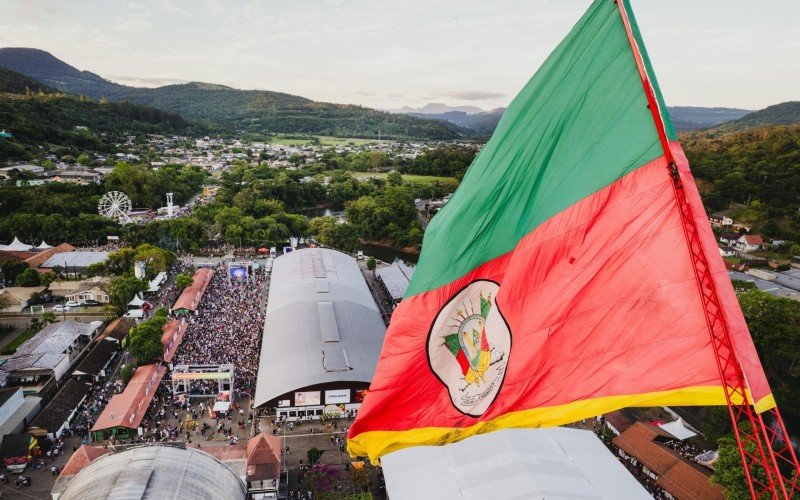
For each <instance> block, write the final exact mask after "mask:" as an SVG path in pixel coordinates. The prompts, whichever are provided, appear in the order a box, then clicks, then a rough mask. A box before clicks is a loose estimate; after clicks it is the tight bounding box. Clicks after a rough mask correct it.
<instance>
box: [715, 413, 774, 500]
mask: <svg viewBox="0 0 800 500" xmlns="http://www.w3.org/2000/svg"><path fill="white" fill-rule="evenodd" d="M739 428H740V429H741V430H742V432H747V431H749V429H750V424H749V423H746V422H745V423H742V424H739ZM717 444H718V445H719V450H718V453H719V459H718V460H717V462H716V463H715V464H714V473H713V474H712V475H711V482H712V483H716V484H719V485H721V486H722V487H723V488H725V496H726V497H727V498H730V499H746V498H750V490H749V488H748V487H747V479H746V477H745V475H744V468H743V467H742V459H741V456H740V454H739V448H738V447H737V446H736V439H735V438H734V437H733V434H728V435H726V436H723V437H721V438H719V440H718V441H717ZM747 451H749V452H750V453H754V452H756V451H757V450H756V443H755V442H754V441H750V443H748V445H747ZM750 473H751V474H753V476H754V479H756V480H758V481H760V482H762V483H763V484H767V474H766V472H765V471H764V469H763V468H761V467H755V468H754V469H753V470H751V471H750Z"/></svg>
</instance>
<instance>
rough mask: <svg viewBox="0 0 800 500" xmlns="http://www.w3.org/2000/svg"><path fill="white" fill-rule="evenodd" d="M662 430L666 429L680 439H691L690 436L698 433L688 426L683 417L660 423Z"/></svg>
mask: <svg viewBox="0 0 800 500" xmlns="http://www.w3.org/2000/svg"><path fill="white" fill-rule="evenodd" d="M659 427H661V429H662V430H665V431H667V432H669V433H670V434H672V435H673V436H675V437H676V438H678V439H679V440H681V441H683V440H684V439H689V438H690V437H694V436H696V435H697V433H696V432H694V431H692V430H691V429H689V428H687V427H686V424H684V423H683V419H682V418H679V419H678V420H676V421H674V422H669V423H667V424H661V425H659Z"/></svg>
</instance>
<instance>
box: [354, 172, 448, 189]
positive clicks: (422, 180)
mask: <svg viewBox="0 0 800 500" xmlns="http://www.w3.org/2000/svg"><path fill="white" fill-rule="evenodd" d="M350 174H351V175H352V176H353V177H355V178H356V179H368V178H370V177H378V178H379V179H384V180H386V176H388V175H389V174H388V173H387V172H378V173H374V172H351V173H350ZM403 181H404V182H411V183H415V184H433V183H434V182H439V183H441V184H444V185H445V186H452V187H453V189H455V188H456V187H457V186H458V179H456V178H455V177H437V176H435V175H413V174H403Z"/></svg>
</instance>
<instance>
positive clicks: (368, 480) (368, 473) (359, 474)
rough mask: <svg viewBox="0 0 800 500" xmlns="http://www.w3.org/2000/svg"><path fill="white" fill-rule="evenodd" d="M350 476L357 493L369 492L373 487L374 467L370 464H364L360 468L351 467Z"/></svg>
mask: <svg viewBox="0 0 800 500" xmlns="http://www.w3.org/2000/svg"><path fill="white" fill-rule="evenodd" d="M349 475H350V481H352V482H353V486H354V487H355V489H356V491H359V492H366V491H369V487H370V485H372V465H370V463H369V462H362V464H361V465H360V466H358V467H356V466H353V467H351V468H350V471H349Z"/></svg>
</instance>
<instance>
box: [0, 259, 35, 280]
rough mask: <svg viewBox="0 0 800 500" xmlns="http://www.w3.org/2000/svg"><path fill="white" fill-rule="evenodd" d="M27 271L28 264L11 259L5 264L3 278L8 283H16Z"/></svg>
mask: <svg viewBox="0 0 800 500" xmlns="http://www.w3.org/2000/svg"><path fill="white" fill-rule="evenodd" d="M26 269H29V267H28V264H26V263H25V262H22V261H21V260H19V259H9V260H7V261H5V262H4V263H3V266H2V270H3V277H4V278H5V280H6V281H7V282H11V283H14V282H16V281H17V276H19V275H20V274H22V273H23V272H24V271H25V270H26Z"/></svg>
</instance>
